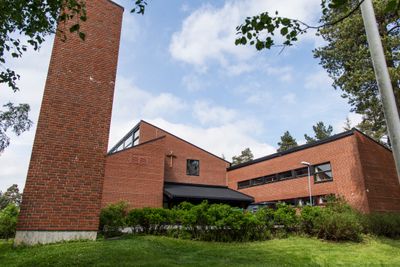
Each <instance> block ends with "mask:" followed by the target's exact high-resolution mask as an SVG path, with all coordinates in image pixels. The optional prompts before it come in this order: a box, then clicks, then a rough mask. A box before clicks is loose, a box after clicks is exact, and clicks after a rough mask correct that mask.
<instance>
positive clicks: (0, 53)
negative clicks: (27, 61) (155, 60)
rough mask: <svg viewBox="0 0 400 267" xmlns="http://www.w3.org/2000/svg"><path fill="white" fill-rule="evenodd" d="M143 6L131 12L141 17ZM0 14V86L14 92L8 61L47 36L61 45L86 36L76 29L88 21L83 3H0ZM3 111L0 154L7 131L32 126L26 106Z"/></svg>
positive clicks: (23, 0)
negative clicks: (68, 36)
mask: <svg viewBox="0 0 400 267" xmlns="http://www.w3.org/2000/svg"><path fill="white" fill-rule="evenodd" d="M145 5H146V3H145V1H140V0H139V1H135V4H134V8H133V9H132V10H131V12H136V13H140V14H143V13H144V6H145ZM0 10H1V14H0V84H2V83H4V84H7V85H8V87H10V88H11V89H12V90H13V91H14V92H16V91H18V90H19V88H18V85H17V81H18V80H19V78H20V76H19V74H18V73H16V72H15V71H14V70H12V69H10V68H9V67H8V62H9V59H11V58H20V57H22V55H23V53H24V52H26V51H27V50H28V48H32V49H33V50H36V51H37V50H39V48H40V46H41V45H42V43H43V42H44V41H45V38H46V36H48V35H51V34H57V35H58V36H59V37H60V38H62V39H63V40H64V41H67V40H66V32H67V31H69V32H71V33H76V34H77V35H78V36H79V37H80V38H81V39H82V40H84V39H85V36H86V34H85V33H84V32H82V31H81V27H80V26H81V23H83V22H85V21H86V20H87V19H88V18H87V16H86V6H85V0H46V1H37V0H1V1H0ZM57 25H59V26H58V27H57ZM76 56H77V57H79V56H80V55H78V54H77V55H76ZM3 107H5V108H6V110H4V111H2V110H0V152H2V151H3V150H4V149H5V148H6V147H7V146H8V145H9V143H10V139H9V137H8V136H7V134H6V131H7V130H8V129H9V128H11V129H13V131H14V132H15V133H16V134H17V135H19V134H21V133H22V132H24V131H27V130H29V129H30V127H31V125H32V121H30V120H29V117H28V114H29V110H30V107H29V105H28V104H19V105H14V104H13V103H8V104H6V105H4V106H3Z"/></svg>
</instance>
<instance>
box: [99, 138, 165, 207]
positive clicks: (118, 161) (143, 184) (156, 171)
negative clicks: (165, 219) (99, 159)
mask: <svg viewBox="0 0 400 267" xmlns="http://www.w3.org/2000/svg"><path fill="white" fill-rule="evenodd" d="M164 157H165V136H164V137H160V138H157V139H155V140H152V141H148V142H145V143H142V144H139V145H138V146H134V147H132V148H128V149H126V150H123V151H120V152H117V153H115V154H112V155H110V156H108V157H107V160H106V171H105V178H104V187H103V199H102V206H103V207H104V206H106V205H107V204H110V203H116V202H119V201H126V202H128V203H129V205H130V208H141V207H162V203H163V188H164Z"/></svg>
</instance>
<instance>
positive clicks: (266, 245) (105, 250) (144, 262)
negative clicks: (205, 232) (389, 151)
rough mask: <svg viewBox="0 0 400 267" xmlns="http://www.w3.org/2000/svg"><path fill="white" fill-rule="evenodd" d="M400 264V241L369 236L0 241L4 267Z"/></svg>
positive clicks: (152, 237)
mask: <svg viewBox="0 0 400 267" xmlns="http://www.w3.org/2000/svg"><path fill="white" fill-rule="evenodd" d="M306 265H307V266H327V265H329V266H331V265H346V266H349V265H352V266H360V265H374V266H376V265H386V266H388V265H389V266H400V240H397V241H395V240H390V239H383V238H379V239H378V238H371V237H366V238H364V241H363V242H362V243H347V242H346V243H333V242H324V241H320V240H317V239H310V238H303V237H290V238H287V239H274V240H270V241H265V242H253V243H231V244H227V243H206V242H196V241H189V240H178V239H173V238H167V237H155V236H132V237H126V238H124V239H121V240H104V241H95V242H94V241H86V242H85V241H81V242H70V243H61V244H53V245H45V246H35V247H20V248H16V249H14V248H12V244H11V242H1V241H0V266H306Z"/></svg>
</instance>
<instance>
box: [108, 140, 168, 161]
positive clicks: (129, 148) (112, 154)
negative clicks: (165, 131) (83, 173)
mask: <svg viewBox="0 0 400 267" xmlns="http://www.w3.org/2000/svg"><path fill="white" fill-rule="evenodd" d="M163 138H165V135H163V136H160V137H157V138H155V139H151V140H149V141H146V142H143V143H140V144H138V145H136V146H131V147H128V148H125V149H123V150H120V151H117V152H114V153H108V154H107V156H114V155H115V154H118V153H121V152H125V151H128V150H131V149H135V148H138V147H140V146H143V145H146V144H148V143H152V142H156V141H158V140H160V139H163Z"/></svg>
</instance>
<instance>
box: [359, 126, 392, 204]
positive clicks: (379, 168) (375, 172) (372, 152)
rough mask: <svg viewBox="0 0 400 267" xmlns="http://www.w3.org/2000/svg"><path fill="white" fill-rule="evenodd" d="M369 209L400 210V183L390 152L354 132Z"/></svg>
mask: <svg viewBox="0 0 400 267" xmlns="http://www.w3.org/2000/svg"><path fill="white" fill-rule="evenodd" d="M356 137H357V141H358V145H359V150H360V158H361V162H362V167H363V174H364V177H365V188H366V190H367V195H368V203H369V207H370V210H371V211H400V185H399V182H398V179H397V173H396V166H395V163H394V159H393V155H392V152H391V151H389V150H388V149H386V148H384V147H382V146H380V145H378V144H376V143H375V142H374V141H372V140H371V139H369V138H368V137H366V136H364V135H362V134H360V133H358V132H357V133H356Z"/></svg>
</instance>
